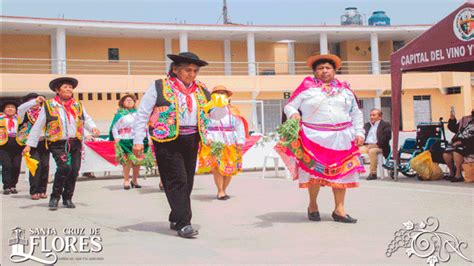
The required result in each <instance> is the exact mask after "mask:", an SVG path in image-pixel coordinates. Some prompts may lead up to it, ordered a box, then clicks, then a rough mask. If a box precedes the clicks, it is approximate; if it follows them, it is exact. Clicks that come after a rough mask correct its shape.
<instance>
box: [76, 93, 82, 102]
mask: <svg viewBox="0 0 474 266" xmlns="http://www.w3.org/2000/svg"><path fill="white" fill-rule="evenodd" d="M77 97H78V98H79V101H82V100H84V95H83V94H82V93H79V94H78V95H77Z"/></svg>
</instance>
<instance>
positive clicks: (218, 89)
mask: <svg viewBox="0 0 474 266" xmlns="http://www.w3.org/2000/svg"><path fill="white" fill-rule="evenodd" d="M216 92H225V93H226V94H227V97H230V96H232V94H233V93H232V91H230V90H229V89H227V88H226V87H225V86H222V85H217V86H215V87H214V88H213V89H212V92H211V94H213V93H216Z"/></svg>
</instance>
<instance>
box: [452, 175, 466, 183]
mask: <svg viewBox="0 0 474 266" xmlns="http://www.w3.org/2000/svg"><path fill="white" fill-rule="evenodd" d="M451 182H453V183H457V182H464V177H462V176H461V177H453V178H452V179H451Z"/></svg>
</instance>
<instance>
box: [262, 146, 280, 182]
mask: <svg viewBox="0 0 474 266" xmlns="http://www.w3.org/2000/svg"><path fill="white" fill-rule="evenodd" d="M269 159H270V160H271V159H273V166H274V167H275V177H277V178H278V168H279V160H280V157H279V156H278V155H277V154H275V153H273V152H272V153H270V154H268V155H266V156H265V158H264V159H263V171H262V179H263V178H265V172H266V171H267V161H268V160H269Z"/></svg>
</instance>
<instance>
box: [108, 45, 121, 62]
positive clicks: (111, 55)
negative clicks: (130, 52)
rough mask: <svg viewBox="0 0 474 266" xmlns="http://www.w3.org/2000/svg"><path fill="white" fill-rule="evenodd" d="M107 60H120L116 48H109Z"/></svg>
mask: <svg viewBox="0 0 474 266" xmlns="http://www.w3.org/2000/svg"><path fill="white" fill-rule="evenodd" d="M109 60H115V61H117V60H120V56H119V49H118V48H109Z"/></svg>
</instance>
